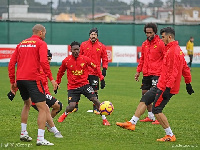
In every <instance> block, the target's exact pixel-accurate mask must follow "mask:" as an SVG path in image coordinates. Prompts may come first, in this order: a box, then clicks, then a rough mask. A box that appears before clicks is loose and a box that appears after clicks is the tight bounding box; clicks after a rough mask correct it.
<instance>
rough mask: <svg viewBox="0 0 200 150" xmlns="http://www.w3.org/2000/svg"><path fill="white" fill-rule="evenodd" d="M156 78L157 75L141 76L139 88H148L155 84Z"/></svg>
mask: <svg viewBox="0 0 200 150" xmlns="http://www.w3.org/2000/svg"><path fill="white" fill-rule="evenodd" d="M158 78H159V76H143V79H142V85H141V89H142V90H150V88H151V87H153V86H156V85H157V83H158Z"/></svg>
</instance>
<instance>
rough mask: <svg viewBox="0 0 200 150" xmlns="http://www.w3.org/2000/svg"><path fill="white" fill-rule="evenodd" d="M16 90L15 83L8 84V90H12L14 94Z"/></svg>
mask: <svg viewBox="0 0 200 150" xmlns="http://www.w3.org/2000/svg"><path fill="white" fill-rule="evenodd" d="M16 91H17V83H14V84H10V92H12V93H13V94H14V95H15V94H16Z"/></svg>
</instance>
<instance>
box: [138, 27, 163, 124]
mask: <svg viewBox="0 0 200 150" xmlns="http://www.w3.org/2000/svg"><path fill="white" fill-rule="evenodd" d="M144 33H145V34H146V37H147V40H145V41H144V42H143V43H142V51H141V57H140V61H139V64H138V66H137V69H136V71H137V72H136V74H135V80H136V81H139V76H140V72H142V73H143V79H142V85H141V89H142V95H144V94H145V93H146V92H147V91H148V90H150V88H152V87H154V86H156V84H157V82H158V78H159V76H160V74H161V70H162V63H163V58H164V55H165V44H164V42H163V41H162V40H161V39H160V37H159V36H158V35H156V33H157V26H156V24H154V23H147V24H146V25H145V26H144ZM147 110H148V117H146V118H145V119H143V120H140V121H141V122H152V124H159V122H158V121H157V120H156V119H155V116H154V114H153V113H152V104H149V105H148V106H147Z"/></svg>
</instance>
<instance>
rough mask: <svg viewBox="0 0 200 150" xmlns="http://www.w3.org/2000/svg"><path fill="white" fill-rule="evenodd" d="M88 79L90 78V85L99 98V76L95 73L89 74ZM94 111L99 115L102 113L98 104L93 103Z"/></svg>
mask: <svg viewBox="0 0 200 150" xmlns="http://www.w3.org/2000/svg"><path fill="white" fill-rule="evenodd" d="M88 80H89V84H90V86H92V88H93V90H94V93H95V95H96V97H97V99H99V95H98V90H99V77H98V76H95V75H89V76H88ZM93 112H94V113H95V114H97V115H99V114H100V112H99V109H98V107H97V106H95V104H94V103H93Z"/></svg>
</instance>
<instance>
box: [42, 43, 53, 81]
mask: <svg viewBox="0 0 200 150" xmlns="http://www.w3.org/2000/svg"><path fill="white" fill-rule="evenodd" d="M39 54H40V65H41V67H42V69H43V71H44V73H45V74H46V75H47V77H48V78H49V80H50V81H52V80H53V76H52V73H51V70H50V65H49V62H48V60H47V44H46V43H45V42H42V44H41V45H40V48H39Z"/></svg>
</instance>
